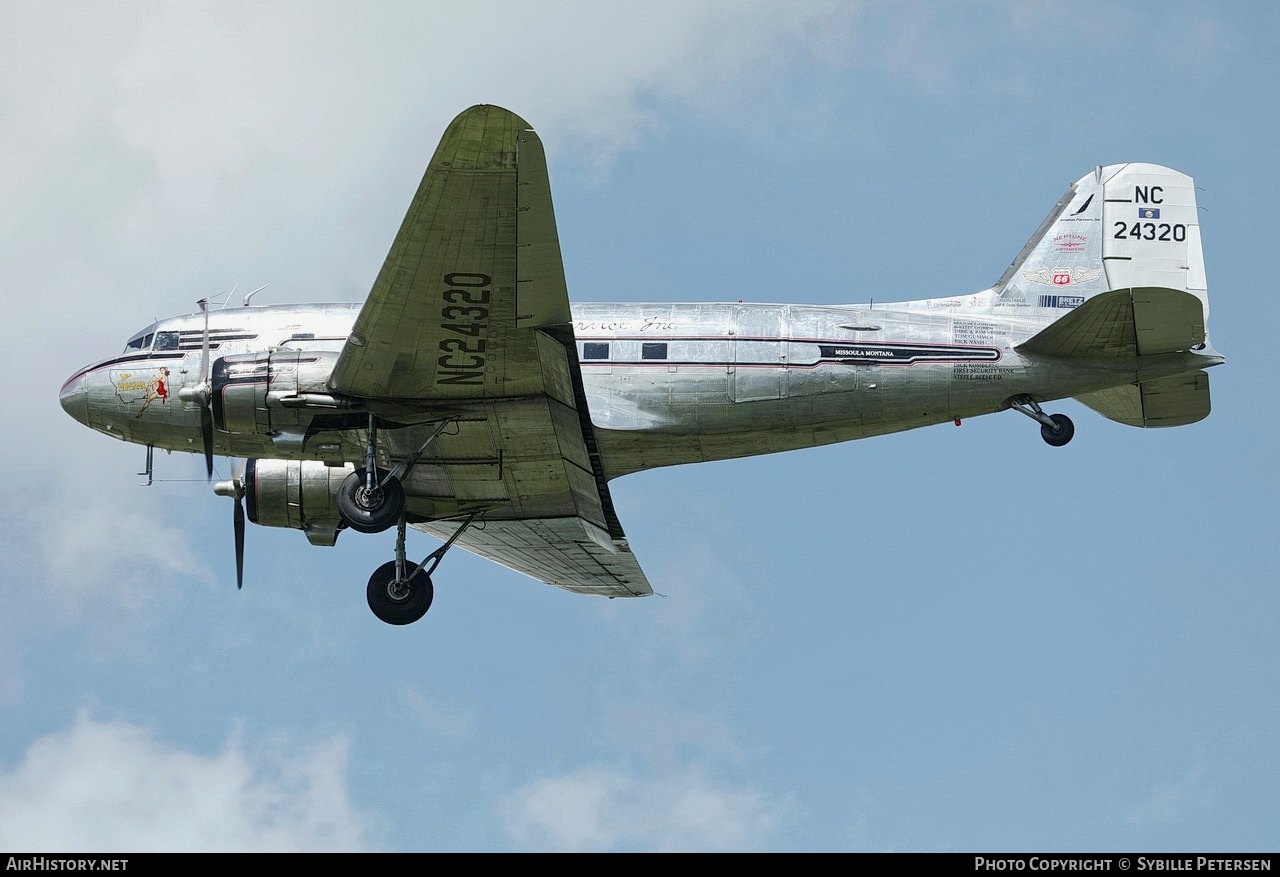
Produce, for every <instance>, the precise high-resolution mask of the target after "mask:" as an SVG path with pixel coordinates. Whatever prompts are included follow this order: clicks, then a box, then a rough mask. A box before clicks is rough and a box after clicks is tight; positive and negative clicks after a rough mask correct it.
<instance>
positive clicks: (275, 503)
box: [244, 460, 354, 545]
mask: <svg viewBox="0 0 1280 877" xmlns="http://www.w3.org/2000/svg"><path fill="white" fill-rule="evenodd" d="M353 471H354V467H352V466H351V465H350V464H348V465H345V466H326V465H325V464H324V463H321V462H319V461H316V460H249V461H248V463H247V464H246V466H245V470H244V506H245V514H246V515H248V518H249V520H251V521H253V522H254V523H255V524H261V525H262V526H264V527H291V528H292V529H294V530H302V531H303V532H304V533H306V534H307V539H308V540H310V542H311V544H312V545H332V544H334V543H335V542H336V541H337V540H338V531H339V530H341V529H342V527H343V526H344V525H343V521H342V516H341V515H340V514H339V513H338V501H337V496H338V488H339V487H340V486H341V485H342V482H343V479H345V478H346V477H347V476H348V475H350V474H351V473H352V472H353Z"/></svg>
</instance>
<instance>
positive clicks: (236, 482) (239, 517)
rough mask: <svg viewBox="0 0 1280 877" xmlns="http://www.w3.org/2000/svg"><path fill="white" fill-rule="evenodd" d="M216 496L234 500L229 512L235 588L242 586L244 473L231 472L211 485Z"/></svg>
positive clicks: (238, 588)
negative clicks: (229, 478) (234, 558)
mask: <svg viewBox="0 0 1280 877" xmlns="http://www.w3.org/2000/svg"><path fill="white" fill-rule="evenodd" d="M213 492H214V493H216V494H217V495H218V496H229V497H231V498H232V499H234V500H235V501H236V505H235V509H234V510H233V511H232V514H231V527H232V530H233V532H234V534H235V545H236V590H237V591H238V590H240V589H241V588H243V587H244V473H243V472H242V473H240V474H232V476H231V480H230V481H219V482H218V483H217V484H215V485H213Z"/></svg>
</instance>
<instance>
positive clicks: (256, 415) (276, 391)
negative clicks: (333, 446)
mask: <svg viewBox="0 0 1280 877" xmlns="http://www.w3.org/2000/svg"><path fill="white" fill-rule="evenodd" d="M337 359H338V354H337V353H327V352H313V351H302V350H292V349H289V348H281V349H278V350H272V351H270V352H269V353H243V354H237V355H233V356H222V357H219V358H218V359H216V360H215V361H214V363H213V371H212V375H211V377H210V386H211V389H212V392H213V395H212V408H213V425H214V426H215V427H217V428H218V429H219V430H221V431H222V432H229V433H231V434H233V435H272V434H275V433H280V432H305V431H306V429H307V427H308V425H310V423H311V419H312V417H314V416H315V414H316V413H317V410H318V409H320V410H327V411H330V412H332V411H333V410H335V409H340V408H347V407H351V406H352V404H353V403H350V402H348V401H346V400H342V399H338V398H335V397H334V396H332V395H330V393H329V390H328V386H327V382H328V380H329V375H330V374H331V373H332V372H333V366H334V363H335V362H336V361H337Z"/></svg>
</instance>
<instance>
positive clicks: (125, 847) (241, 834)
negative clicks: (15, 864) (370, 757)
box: [0, 714, 367, 852]
mask: <svg viewBox="0 0 1280 877" xmlns="http://www.w3.org/2000/svg"><path fill="white" fill-rule="evenodd" d="M284 743H287V741H282V743H281V745H280V746H278V747H276V748H275V749H273V751H272V752H270V753H268V754H265V755H255V754H253V753H250V752H247V751H246V750H245V747H244V745H243V743H242V741H241V740H240V738H239V736H238V735H233V736H232V737H231V739H229V740H228V741H227V743H226V745H225V746H224V747H223V748H222V750H221V751H220V752H217V753H213V754H209V755H205V754H201V753H198V752H190V751H185V750H182V749H179V748H177V747H174V746H171V745H168V744H166V743H164V742H162V741H159V740H157V739H155V737H154V735H153V734H152V733H150V732H149V731H147V730H146V729H144V728H141V727H138V726H137V725H132V724H128V723H124V722H98V721H94V720H92V719H90V718H88V717H87V716H85V715H83V714H82V715H80V716H79V717H77V719H76V720H75V721H74V722H73V723H72V725H71V727H70V728H69V729H67V730H65V731H60V732H55V733H52V734H48V735H47V736H44V737H42V738H40V739H38V740H36V741H35V742H34V743H32V744H31V745H30V747H28V749H27V751H26V753H25V755H24V756H23V758H22V760H21V761H20V762H18V763H17V764H16V765H14V766H13V767H11V768H9V769H4V770H0V848H3V849H28V850H30V849H35V850H40V849H44V850H56V851H59V852H75V851H101V852H116V851H119V852H128V851H133V852H156V851H162V852H206V851H208V852H266V851H279V852H291V851H320V850H323V851H358V850H361V849H363V848H365V847H366V846H367V842H366V829H365V823H366V820H365V817H364V816H363V815H362V814H360V813H358V812H357V811H356V810H355V809H354V808H353V806H352V804H351V801H350V800H349V798H348V794H347V777H346V769H347V742H346V741H345V740H344V739H343V738H341V737H338V738H334V739H330V740H327V741H323V742H320V743H317V744H314V745H311V746H292V747H288V746H285V745H283V744H284Z"/></svg>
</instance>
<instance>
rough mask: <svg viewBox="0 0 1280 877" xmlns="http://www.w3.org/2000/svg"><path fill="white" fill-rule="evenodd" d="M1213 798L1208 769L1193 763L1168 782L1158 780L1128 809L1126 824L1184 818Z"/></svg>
mask: <svg viewBox="0 0 1280 877" xmlns="http://www.w3.org/2000/svg"><path fill="white" fill-rule="evenodd" d="M1212 800H1213V789H1212V788H1211V787H1210V785H1209V782H1208V771H1206V770H1205V768H1204V767H1203V766H1201V765H1196V766H1194V767H1192V768H1191V769H1190V770H1188V771H1187V772H1186V773H1185V774H1183V775H1182V776H1181V777H1179V778H1178V779H1176V780H1173V781H1171V782H1165V783H1160V784H1159V785H1157V786H1156V787H1155V788H1154V789H1152V790H1151V794H1149V795H1147V797H1146V798H1145V799H1144V800H1143V801H1142V802H1141V803H1139V804H1138V806H1136V807H1134V808H1133V809H1132V810H1130V811H1129V823H1130V824H1131V825H1136V826H1138V827H1139V828H1146V827H1148V826H1152V825H1165V824H1168V823H1170V822H1175V821H1177V820H1180V819H1186V818H1187V817H1189V816H1190V815H1191V814H1192V813H1194V812H1195V811H1197V810H1200V809H1202V808H1203V807H1205V806H1206V805H1208V804H1209V803H1210V802H1211V801H1212Z"/></svg>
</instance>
